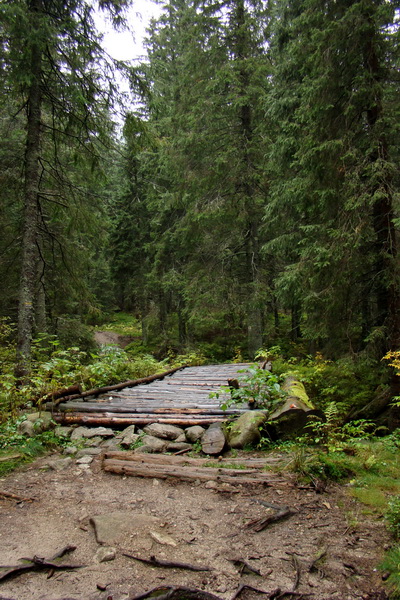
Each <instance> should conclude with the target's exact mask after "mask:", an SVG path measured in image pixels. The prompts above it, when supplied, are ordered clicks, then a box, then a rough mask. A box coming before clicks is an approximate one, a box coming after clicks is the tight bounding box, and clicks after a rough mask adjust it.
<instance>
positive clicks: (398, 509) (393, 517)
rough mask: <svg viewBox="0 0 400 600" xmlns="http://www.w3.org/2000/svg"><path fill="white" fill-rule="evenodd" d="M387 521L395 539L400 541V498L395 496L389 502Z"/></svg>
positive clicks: (386, 514)
mask: <svg viewBox="0 0 400 600" xmlns="http://www.w3.org/2000/svg"><path fill="white" fill-rule="evenodd" d="M385 520H386V523H387V527H388V529H389V531H390V533H391V534H392V536H393V537H394V539H395V540H397V541H398V540H400V496H394V497H392V498H391V499H390V500H389V503H388V507H387V510H386V513H385Z"/></svg>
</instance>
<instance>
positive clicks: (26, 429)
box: [18, 421, 36, 437]
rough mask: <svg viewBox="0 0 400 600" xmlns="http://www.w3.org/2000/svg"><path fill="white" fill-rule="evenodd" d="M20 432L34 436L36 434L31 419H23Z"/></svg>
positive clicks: (19, 427)
mask: <svg viewBox="0 0 400 600" xmlns="http://www.w3.org/2000/svg"><path fill="white" fill-rule="evenodd" d="M18 432H19V433H22V435H26V436H28V437H33V436H34V435H36V431H35V428H34V426H33V423H31V422H30V421H22V423H20V424H19V425H18Z"/></svg>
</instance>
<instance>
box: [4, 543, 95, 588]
mask: <svg viewBox="0 0 400 600" xmlns="http://www.w3.org/2000/svg"><path fill="white" fill-rule="evenodd" d="M75 548H76V546H65V548H62V549H61V550H59V551H58V552H56V554H54V555H53V556H51V557H50V558H41V557H39V556H33V557H32V558H21V559H20V560H23V561H26V562H25V563H24V564H20V565H0V581H4V580H5V579H7V578H8V577H13V576H16V575H20V574H21V573H25V572H26V571H38V570H48V569H51V570H61V569H81V568H82V567H85V566H86V565H77V564H66V563H59V562H54V561H56V560H57V559H58V558H61V557H62V556H64V555H65V554H67V553H68V552H72V551H73V550H75Z"/></svg>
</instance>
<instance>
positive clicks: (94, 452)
mask: <svg viewBox="0 0 400 600" xmlns="http://www.w3.org/2000/svg"><path fill="white" fill-rule="evenodd" d="M101 452H102V450H101V448H82V450H79V451H78V453H77V455H76V458H82V456H98V455H99V454H101Z"/></svg>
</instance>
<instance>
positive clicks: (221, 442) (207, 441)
mask: <svg viewBox="0 0 400 600" xmlns="http://www.w3.org/2000/svg"><path fill="white" fill-rule="evenodd" d="M225 444H226V438H225V434H224V432H223V431H222V428H221V427H220V426H219V425H218V424H215V426H211V427H209V428H208V429H207V431H205V432H204V433H203V435H202V436H201V449H202V451H203V452H204V454H220V453H221V452H222V450H223V449H224V447H225Z"/></svg>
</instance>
